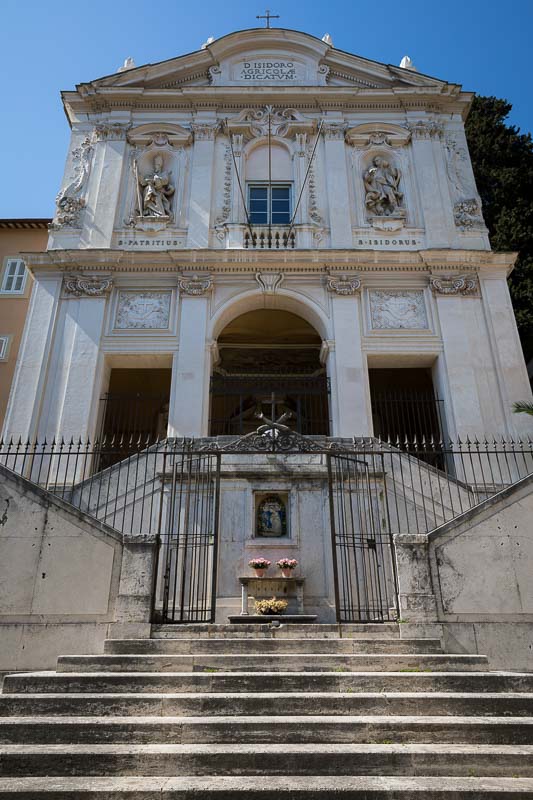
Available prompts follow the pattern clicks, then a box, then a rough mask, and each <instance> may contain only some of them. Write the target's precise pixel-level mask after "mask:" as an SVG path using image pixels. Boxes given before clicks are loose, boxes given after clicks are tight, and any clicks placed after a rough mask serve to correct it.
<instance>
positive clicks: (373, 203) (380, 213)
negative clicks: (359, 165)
mask: <svg viewBox="0 0 533 800" xmlns="http://www.w3.org/2000/svg"><path fill="white" fill-rule="evenodd" d="M401 177H402V174H401V172H400V170H399V169H398V168H397V167H392V166H391V165H390V163H389V162H388V161H387V159H386V158H383V157H382V156H374V158H373V159H372V166H371V167H369V168H368V169H367V171H366V172H365V174H364V176H363V181H364V185H365V205H366V207H367V209H368V211H369V212H370V214H371V215H374V216H377V217H389V216H397V215H399V214H401V213H402V211H403V210H402V209H401V205H402V201H403V194H402V192H400V188H399V187H400V178H401Z"/></svg>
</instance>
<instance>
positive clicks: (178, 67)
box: [80, 28, 446, 91]
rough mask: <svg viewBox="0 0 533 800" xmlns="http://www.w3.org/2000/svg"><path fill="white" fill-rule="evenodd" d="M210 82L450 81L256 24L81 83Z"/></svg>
mask: <svg viewBox="0 0 533 800" xmlns="http://www.w3.org/2000/svg"><path fill="white" fill-rule="evenodd" d="M209 85H212V86H273V85H274V86H278V85H281V86H283V85H285V86H336V87H351V88H353V89H355V90H359V91H362V90H386V89H391V90H392V89H394V88H397V87H405V88H408V87H413V88H417V87H418V88H426V89H433V90H437V91H438V90H439V87H442V86H445V85H446V82H445V81H442V80H439V79H437V78H431V77H429V76H427V75H421V74H420V73H417V72H414V71H412V70H409V69H403V68H401V67H394V66H391V65H387V64H381V63H379V62H376V61H370V60H369V59H366V58H363V57H361V56H357V55H353V54H351V53H346V52H344V51H342V50H337V49H336V48H334V47H333V46H331V45H329V44H327V43H325V42H323V41H322V40H320V39H317V38H316V37H314V36H310V35H309V34H306V33H301V32H299V31H291V30H285V29H282V28H271V29H265V28H259V29H257V28H254V29H251V30H245V31H238V32H235V33H231V34H228V35H227V36H223V37H221V38H220V39H217V40H215V41H214V42H212V43H210V44H209V45H207V46H205V47H204V48H203V49H200V50H197V51H195V52H193V53H189V54H187V55H183V56H179V57H177V58H172V59H169V60H167V61H161V62H159V63H157V64H147V65H144V66H142V67H136V68H134V69H130V70H127V71H124V72H117V73H115V74H114V75H109V76H106V77H104V78H100V79H98V80H96V81H92V82H91V83H90V84H82V86H81V87H80V88H83V87H88V86H90V87H91V88H93V89H106V88H107V89H111V88H115V89H125V90H127V89H141V88H142V89H143V90H156V91H158V90H159V91H165V90H167V91H168V90H172V89H178V88H181V87H184V86H191V87H192V86H209Z"/></svg>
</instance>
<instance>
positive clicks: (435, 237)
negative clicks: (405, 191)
mask: <svg viewBox="0 0 533 800" xmlns="http://www.w3.org/2000/svg"><path fill="white" fill-rule="evenodd" d="M407 127H408V128H409V130H410V131H411V143H412V144H411V146H412V148H413V163H414V168H415V175H416V180H417V184H418V191H419V194H420V200H421V204H422V214H423V217H424V228H425V231H426V247H427V248H432V247H448V245H449V240H450V226H452V228H453V208H452V205H451V200H450V194H449V191H448V188H447V187H448V179H447V176H446V174H445V166H444V160H443V155H442V144H441V141H440V136H441V135H442V130H441V127H440V126H439V125H438V124H437V123H434V122H431V121H417V122H411V123H409V124H408V126H407ZM453 235H454V238H455V231H454V232H453Z"/></svg>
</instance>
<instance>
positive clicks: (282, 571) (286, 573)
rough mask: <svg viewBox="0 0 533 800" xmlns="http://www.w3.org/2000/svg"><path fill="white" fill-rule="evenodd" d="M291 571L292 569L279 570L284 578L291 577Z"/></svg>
mask: <svg viewBox="0 0 533 800" xmlns="http://www.w3.org/2000/svg"><path fill="white" fill-rule="evenodd" d="M292 573H293V570H292V569H282V570H281V574H282V575H283V577H284V578H292Z"/></svg>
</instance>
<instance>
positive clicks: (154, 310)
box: [115, 292, 172, 330]
mask: <svg viewBox="0 0 533 800" xmlns="http://www.w3.org/2000/svg"><path fill="white" fill-rule="evenodd" d="M171 295H172V292H120V293H119V296H118V305H117V314H116V318H115V328H121V329H124V330H128V329H130V330H138V329H154V328H155V329H159V330H161V329H165V328H168V326H169V322H170V299H171Z"/></svg>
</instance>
